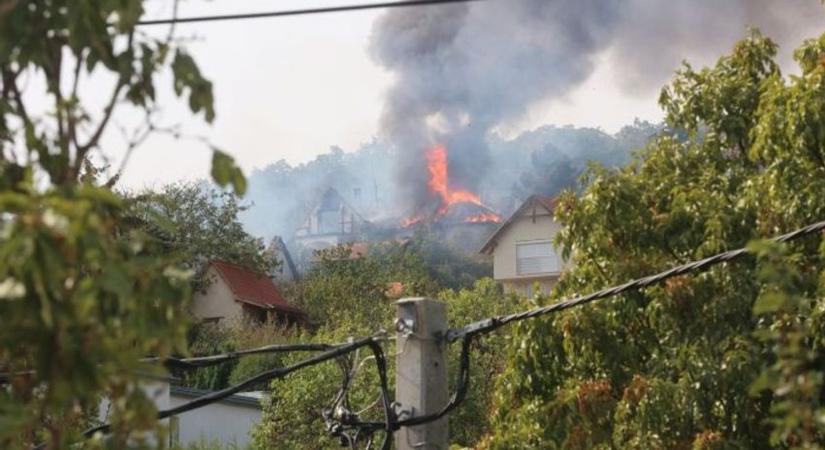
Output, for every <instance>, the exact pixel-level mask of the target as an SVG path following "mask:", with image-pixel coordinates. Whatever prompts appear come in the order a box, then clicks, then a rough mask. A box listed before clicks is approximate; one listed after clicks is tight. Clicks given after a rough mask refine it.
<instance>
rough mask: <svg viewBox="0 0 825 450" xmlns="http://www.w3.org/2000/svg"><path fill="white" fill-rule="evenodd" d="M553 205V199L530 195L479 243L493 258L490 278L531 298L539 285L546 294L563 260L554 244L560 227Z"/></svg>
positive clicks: (506, 289)
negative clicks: (484, 240)
mask: <svg viewBox="0 0 825 450" xmlns="http://www.w3.org/2000/svg"><path fill="white" fill-rule="evenodd" d="M555 206H556V202H555V199H552V198H549V197H543V196H539V195H533V196H530V198H528V199H527V200H526V201H525V202H524V203H523V204H522V205H521V206H520V207H519V208H518V209H517V210H516V212H515V213H513V215H512V216H510V217H509V218H508V219H507V220H506V221H505V222H503V223H502V224H501V226H499V228H498V229H497V230H496V231H495V232H494V233H493V234H492V235H491V236H490V237H489V238H488V239H487V241H486V242H485V243H484V245H483V246H482V248H481V253H482V254H485V255H490V256H492V257H493V278H495V280H496V281H498V282H500V283H501V284H502V285H503V287H504V289H505V291H506V292H516V293H518V294H520V295H524V296H528V297H532V296H533V295H534V294H535V293H536V292H535V287H536V286H538V289H540V291H541V293H543V294H548V293H550V290H551V289H552V288H553V286H554V285H555V284H556V282H557V281H558V279H559V276H560V275H561V272H562V270H563V268H564V261H563V260H562V258H561V257H560V255H559V254H558V253H557V251H556V249H555V247H554V245H553V239H554V238H555V237H556V234H557V233H558V232H559V231H560V230H561V225H560V224H559V223H558V222H556V221H555V219H554V218H553V212H554V209H555Z"/></svg>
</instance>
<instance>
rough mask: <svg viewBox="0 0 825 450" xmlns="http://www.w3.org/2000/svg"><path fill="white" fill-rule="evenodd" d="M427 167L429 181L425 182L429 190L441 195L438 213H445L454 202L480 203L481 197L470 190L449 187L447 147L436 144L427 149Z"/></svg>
mask: <svg viewBox="0 0 825 450" xmlns="http://www.w3.org/2000/svg"><path fill="white" fill-rule="evenodd" d="M427 169H428V170H429V171H430V181H429V182H428V183H427V187H429V188H430V191H432V192H435V193H436V194H438V195H439V196H441V207H440V208H438V214H445V213H446V212H447V210H448V209H450V206H452V205H455V204H456V203H473V204H476V205H481V199H480V198H478V196H477V195H475V194H473V193H472V192H469V191H462V190H455V191H454V190H451V189H450V168H449V165H448V163H447V149H445V148H444V146H443V145H436V146H435V147H433V148H431V149H430V150H428V151H427Z"/></svg>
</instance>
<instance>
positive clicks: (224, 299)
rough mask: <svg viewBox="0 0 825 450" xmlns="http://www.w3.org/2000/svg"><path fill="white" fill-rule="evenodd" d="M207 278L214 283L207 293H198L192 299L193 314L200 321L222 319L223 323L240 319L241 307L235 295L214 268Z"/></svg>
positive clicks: (210, 285)
mask: <svg viewBox="0 0 825 450" xmlns="http://www.w3.org/2000/svg"><path fill="white" fill-rule="evenodd" d="M206 276H207V277H208V279H209V280H211V281H212V282H211V283H209V287H207V288H206V292H196V293H195V295H194V296H193V299H192V314H194V316H195V317H197V318H198V319H209V318H213V317H222V318H223V319H222V320H221V321H230V320H233V319H235V318H240V317H241V316H240V314H241V311H242V308H241V305H240V304H239V303H238V302H236V301H235V295H234V294H233V293H232V291H231V290H230V289H229V286H227V285H226V282H224V281H223V278H221V276H220V274H219V273H218V272H217V270H215V268H214V267H210V268H209V270H208V271H207V273H206Z"/></svg>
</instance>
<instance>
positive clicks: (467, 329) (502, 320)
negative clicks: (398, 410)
mask: <svg viewBox="0 0 825 450" xmlns="http://www.w3.org/2000/svg"><path fill="white" fill-rule="evenodd" d="M822 230H825V221H821V222H816V223H813V224H810V225H808V226H806V227H803V228H800V229H798V230H794V231H792V232H790V233H787V234H783V235H781V236H777V237H775V238H773V239H771V240H772V241H774V242H788V241H793V240H795V239H799V238H801V237H804V236H808V235H810V234H813V233H816V232H818V231H822ZM749 253H750V251H749V250H748V249H747V248H740V249H736V250H730V251H727V252H723V253H719V254H717V255H714V256H711V257H709V258H705V259H701V260H699V261H692V262H689V263H686V264H682V265H680V266H676V267H674V268H672V269H669V270H666V271H664V272H660V273H657V274H655V275H650V276H647V277H644V278H638V279H635V280H633V281H628V282H627V283H624V284H621V285H618V286H613V287H609V288H607V289H602V290H601V291H598V292H594V293H592V294H588V295H585V296H581V297H576V298H572V299H569V300H564V301H561V302H558V303H553V304H552V305H547V306H543V307H540V308H535V309H531V310H528V311H523V312H520V313H515V314H510V315H506V316H498V317H490V318H488V319H484V320H480V321H478V322H473V323H471V324H469V325H466V326H464V327H462V328H457V329H451V330H449V331H448V332H447V336H446V339H447V341H448V342H453V341H455V340H457V339H459V338H461V337H462V336H466V335H474V334H481V333H489V332H491V331H493V330H495V329H496V328H499V327H501V326H504V325H506V324H508V323H510V322H518V321H521V320H525V319H532V318H534V317H537V316H541V315H544V314H550V313H554V312H559V311H563V310H565V309H570V308H573V307H575V306H581V305H584V304H586V303H590V302H592V301H594V300H599V299H603V298H607V297H613V296H615V295H619V294H621V293H624V292H627V291H631V290H637V289H641V288H644V287H647V286H650V285H653V284H658V283H661V282H662V281H665V280H667V279H668V278H673V277H678V276H679V275H685V274H688V273H692V272H699V271H702V270H704V269H707V268H708V267H711V266H715V265H717V264H720V263H723V262H728V261H733V260H735V259H738V258H740V257H742V256H744V255H747V254H749Z"/></svg>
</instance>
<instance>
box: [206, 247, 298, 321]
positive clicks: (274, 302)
mask: <svg viewBox="0 0 825 450" xmlns="http://www.w3.org/2000/svg"><path fill="white" fill-rule="evenodd" d="M211 265H212V267H214V268H215V270H217V271H218V274H220V276H221V278H223V280H224V281H225V282H226V285H227V286H229V289H230V290H231V291H232V293H233V294H234V295H235V299H236V300H238V301H240V302H243V303H248V304H251V305H254V306H258V307H261V308H266V309H275V310H278V311H282V312H285V313H291V314H298V315H304V313H303V311H301V310H300V309H298V308H296V307H294V306H292V305H290V304H289V302H287V301H286V300H285V299H284V297H283V296H282V295H281V292H280V291H279V290H278V288H277V287H276V286H275V283H273V282H272V280H271V279H269V277H268V276H266V275H264V274H261V273H257V272H255V271H252V270H250V269H248V268H246V267H243V266H239V265H237V264H233V263H230V262H226V261H220V260H214V261H212V262H211Z"/></svg>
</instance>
